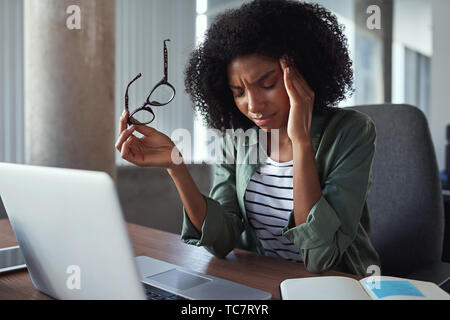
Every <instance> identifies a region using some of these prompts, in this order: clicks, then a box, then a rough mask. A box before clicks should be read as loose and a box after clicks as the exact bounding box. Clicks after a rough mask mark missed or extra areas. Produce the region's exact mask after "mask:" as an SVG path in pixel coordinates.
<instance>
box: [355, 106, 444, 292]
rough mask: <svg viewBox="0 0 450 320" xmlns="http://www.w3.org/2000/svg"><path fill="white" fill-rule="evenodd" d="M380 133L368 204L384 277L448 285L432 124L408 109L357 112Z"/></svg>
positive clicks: (362, 108) (375, 108)
mask: <svg viewBox="0 0 450 320" xmlns="http://www.w3.org/2000/svg"><path fill="white" fill-rule="evenodd" d="M351 109H353V110H357V111H359V112H362V113H365V114H367V115H368V116H370V117H371V118H372V120H373V122H374V123H375V127H376V130H377V144H376V151H375V158H374V164H373V180H372V187H371V192H370V195H369V198H368V207H369V213H370V219H371V239H372V242H373V245H374V247H375V248H376V250H377V251H378V253H379V255H380V259H381V273H382V275H390V276H397V277H406V278H410V279H417V280H426V281H432V282H435V283H436V284H442V283H443V282H444V281H445V280H446V279H448V277H449V276H450V264H449V263H444V262H442V248H443V239H444V209H443V200H442V193H441V184H440V179H439V170H438V166H437V162H436V155H435V151H434V147H433V143H432V140H431V135H430V130H429V128H428V123H427V120H426V118H425V116H424V114H423V113H422V111H420V110H419V109H418V108H415V107H412V106H408V105H391V104H386V105H376V106H357V107H353V108H351Z"/></svg>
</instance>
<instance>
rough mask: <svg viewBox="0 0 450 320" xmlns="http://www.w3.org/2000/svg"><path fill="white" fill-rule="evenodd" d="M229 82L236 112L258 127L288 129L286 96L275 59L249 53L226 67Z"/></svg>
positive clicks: (287, 100) (287, 101)
mask: <svg viewBox="0 0 450 320" xmlns="http://www.w3.org/2000/svg"><path fill="white" fill-rule="evenodd" d="M228 82H229V86H230V89H231V91H232V93H233V97H234V102H235V103H236V106H237V107H238V109H239V110H240V111H241V112H242V113H243V114H244V115H245V116H246V117H247V118H249V119H250V120H251V121H253V122H254V123H255V124H256V125H257V126H258V127H259V128H261V129H263V130H266V131H270V129H281V128H283V127H287V122H288V117H289V109H290V104H289V97H288V95H287V92H286V88H285V86H284V78H283V71H282V69H281V66H280V62H279V61H278V60H275V59H272V58H269V57H266V56H262V55H259V54H250V55H245V56H240V57H237V58H235V59H234V60H232V61H231V62H230V64H229V65H228Z"/></svg>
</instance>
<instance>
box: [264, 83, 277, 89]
mask: <svg viewBox="0 0 450 320" xmlns="http://www.w3.org/2000/svg"><path fill="white" fill-rule="evenodd" d="M275 84H276V83H274V84H271V85H269V86H263V89H267V90H269V89H273V88H274V87H275Z"/></svg>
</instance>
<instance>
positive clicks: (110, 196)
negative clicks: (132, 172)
mask: <svg viewBox="0 0 450 320" xmlns="http://www.w3.org/2000/svg"><path fill="white" fill-rule="evenodd" d="M0 197H1V198H2V200H3V204H4V206H5V209H6V212H7V214H8V217H9V221H10V223H11V226H12V228H13V230H14V234H15V236H16V239H17V241H18V243H19V246H20V248H21V250H22V253H23V256H24V258H25V263H26V266H27V268H28V271H29V274H30V277H31V280H32V282H33V284H34V286H35V287H36V288H37V289H38V290H40V291H42V292H43V293H45V294H47V295H49V296H51V297H53V298H56V299H194V300H195V299H212V300H236V299H237V300H247V299H250V300H260V299H270V298H271V294H270V293H268V292H265V291H262V290H258V289H255V288H251V287H248V286H244V285H241V284H238V283H235V282H232V281H228V280H225V279H220V278H217V277H213V276H210V275H206V274H202V273H199V272H196V271H193V270H189V269H187V268H183V267H180V266H177V265H174V264H170V263H167V262H164V261H161V260H157V259H154V258H152V257H145V256H139V257H134V253H133V248H132V245H131V241H130V238H129V236H128V232H127V228H126V224H125V221H124V218H123V214H122V210H121V206H120V202H119V199H118V195H117V191H116V186H115V184H114V181H113V180H112V178H111V177H110V176H109V175H107V174H106V173H104V172H96V171H84V170H75V169H62V168H50V167H38V166H28V165H17V164H8V163H0ZM146 214H150V212H147V213H146Z"/></svg>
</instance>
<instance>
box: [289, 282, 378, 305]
mask: <svg viewBox="0 0 450 320" xmlns="http://www.w3.org/2000/svg"><path fill="white" fill-rule="evenodd" d="M280 291H281V294H282V298H283V299H284V300H370V298H369V296H368V295H367V293H366V292H365V291H364V289H363V288H362V287H361V285H360V283H359V282H358V281H357V280H354V279H351V278H346V277H311V278H299V279H287V280H284V281H283V282H281V284H280Z"/></svg>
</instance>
